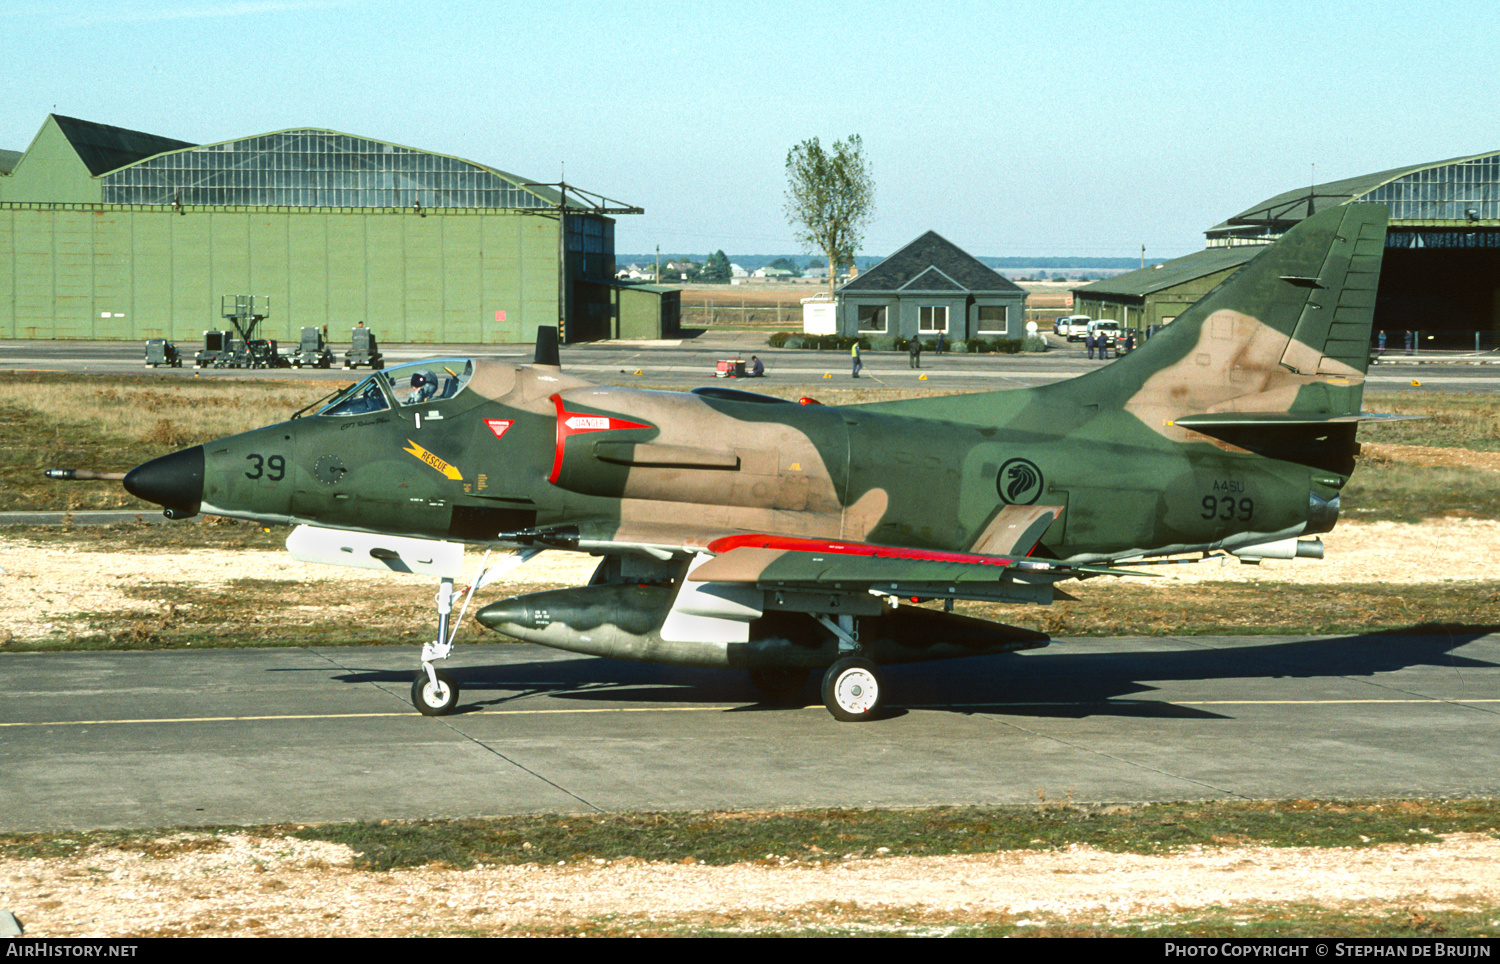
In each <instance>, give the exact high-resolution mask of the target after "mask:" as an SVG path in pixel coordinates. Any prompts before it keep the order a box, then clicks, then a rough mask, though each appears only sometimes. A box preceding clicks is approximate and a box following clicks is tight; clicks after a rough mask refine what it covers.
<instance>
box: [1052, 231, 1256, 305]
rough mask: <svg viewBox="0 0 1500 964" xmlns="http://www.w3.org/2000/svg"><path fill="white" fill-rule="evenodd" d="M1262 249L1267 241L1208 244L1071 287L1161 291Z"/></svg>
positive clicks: (1142, 292) (1104, 292)
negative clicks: (1205, 247)
mask: <svg viewBox="0 0 1500 964" xmlns="http://www.w3.org/2000/svg"><path fill="white" fill-rule="evenodd" d="M1264 250H1266V245H1263V244H1242V245H1236V246H1235V247H1230V248H1209V249H1207V250H1205V251H1197V252H1194V253H1193V254H1189V255H1184V256H1183V257H1181V258H1173V259H1172V260H1171V261H1163V262H1162V263H1161V264H1157V265H1152V266H1151V267H1149V268H1141V269H1139V270H1136V271H1129V272H1126V273H1125V274H1121V275H1115V276H1114V277H1113V278H1105V279H1104V280H1102V281H1093V282H1090V283H1089V284H1086V285H1082V286H1080V287H1077V288H1074V289H1073V291H1074V292H1077V293H1086V294H1100V295H1123V296H1126V297H1136V298H1141V297H1145V296H1146V295H1149V294H1153V293H1155V292H1157V291H1161V290H1162V289H1163V288H1171V287H1173V286H1175V285H1179V284H1182V283H1183V282H1185V281H1192V280H1193V279H1194V278H1201V277H1203V276H1204V275H1208V274H1213V273H1214V272H1215V271H1223V270H1224V269H1226V268H1238V267H1239V266H1241V265H1243V264H1244V263H1245V262H1247V261H1249V260H1250V259H1251V258H1253V257H1255V256H1256V255H1257V254H1260V253H1261V252H1262V251H1264Z"/></svg>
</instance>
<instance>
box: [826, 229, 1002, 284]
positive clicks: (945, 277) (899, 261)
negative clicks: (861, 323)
mask: <svg viewBox="0 0 1500 964" xmlns="http://www.w3.org/2000/svg"><path fill="white" fill-rule="evenodd" d="M839 290H840V291H848V292H851V293H857V292H866V291H871V292H873V291H1004V292H1006V293H1015V294H1021V293H1022V292H1021V288H1020V286H1018V285H1015V284H1012V283H1011V282H1009V281H1007V280H1006V279H1005V278H1003V277H1002V276H1001V275H1000V274H999V273H997V272H996V271H995V270H994V269H993V268H988V267H985V265H984V264H982V263H981V262H980V261H979V259H978V258H975V257H974V256H973V255H971V254H969V253H968V252H966V251H964V250H963V249H962V248H960V247H958V246H957V245H955V244H954V243H953V242H951V241H949V240H948V239H946V238H944V237H943V236H942V235H940V234H938V233H937V232H936V231H928V232H927V233H926V234H924V235H922V236H921V237H919V238H917V239H916V240H915V241H913V242H911V243H910V244H908V245H907V246H906V247H904V248H902V249H901V250H899V251H897V252H896V253H895V254H893V255H891V256H890V257H888V258H886V259H885V260H884V261H882V262H880V263H879V264H877V265H876V266H875V267H873V268H871V269H870V270H869V271H865V272H861V274H860V276H859V277H857V278H855V279H854V280H852V281H850V282H848V283H847V284H845V285H843V286H841V287H840V288H839Z"/></svg>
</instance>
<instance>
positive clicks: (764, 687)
mask: <svg viewBox="0 0 1500 964" xmlns="http://www.w3.org/2000/svg"><path fill="white" fill-rule="evenodd" d="M807 676H808V671H807V670H806V669H788V668H786V667H782V666H774V667H762V668H759V669H752V670H751V671H750V682H751V684H752V685H753V686H754V687H755V688H756V690H757V691H758V692H759V693H760V695H761V696H763V697H765V699H766V702H767V703H790V702H791V701H792V700H794V699H796V697H797V694H798V693H801V692H802V688H803V687H804V686H806V685H807Z"/></svg>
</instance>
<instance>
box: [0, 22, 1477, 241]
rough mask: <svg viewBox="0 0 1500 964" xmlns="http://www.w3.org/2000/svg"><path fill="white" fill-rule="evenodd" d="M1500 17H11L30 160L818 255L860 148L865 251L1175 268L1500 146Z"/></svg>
mask: <svg viewBox="0 0 1500 964" xmlns="http://www.w3.org/2000/svg"><path fill="white" fill-rule="evenodd" d="M1497 20H1500V8H1497V7H1495V6H1494V5H1493V4H1491V3H1471V2H1465V0H1450V2H1444V3H1429V2H1424V0H1408V2H1401V3H1396V2H1389V3H1388V2H1379V0H1375V2H1372V0H1366V2H1361V3H1320V2H1316V0H1301V2H1279V0H1277V2H1252V0H1241V2H1237V3H1217V2H1207V0H1199V2H1193V3H1189V2H1169V0H1135V2H1113V0H1107V2H1105V0H1101V2H1068V0H1050V2H1030V0H1018V2H994V3H967V2H949V3H944V4H941V5H939V4H924V3H919V2H913V0H902V2H886V0H866V2H863V3H858V4H855V3H824V2H818V0H812V2H804V3H800V4H760V3H730V2H721V3H707V4H683V3H671V4H668V3H652V2H632V3H628V4H621V3H607V2H605V3H599V2H595V3H576V2H573V0H552V2H548V3H526V4H521V3H503V2H502V3H478V2H468V0H434V2H422V3H415V2H411V0H400V2H394V0H150V2H140V0H114V2H109V3H103V2H93V0H73V2H60V0H8V2H7V3H5V4H4V5H3V7H0V63H3V64H4V65H5V69H4V71H3V72H0V73H3V77H0V104H3V105H4V106H3V108H0V148H8V149H12V150H22V149H24V148H25V147H26V145H27V144H28V143H29V142H30V140H31V138H32V137H33V136H34V135H35V133H36V130H37V128H38V127H39V126H40V125H41V122H42V120H43V118H44V117H45V115H46V114H47V113H49V112H52V111H56V112H57V113H61V114H68V115H72V116H75V117H82V118H85V119H88V120H93V121H99V122H102V123H106V124H114V125H117V126H121V127H129V128H136V129H139V130H145V131H150V132H152V133H156V134H163V135H167V136H170V137H177V138H181V139H183V140H188V141H195V142H212V141H219V140H225V139H229V138H232V137H237V136H242V135H248V134H256V133H263V132H266V131H272V130H280V129H284V128H288V127H326V128H331V129H334V130H340V131H345V132H347V133H351V134H360V135H365V136H369V137H374V138H378V139H381V140H389V141H395V142H397V143H402V144H407V145H410V146H412V147H419V148H423V149H427V150H434V151H440V152H443V153H448V154H454V155H457V156H459V157H464V158H468V159H471V160H475V161H480V162H482V163H485V164H489V165H492V166H494V167H498V168H501V169H502V170H507V171H510V172H513V173H516V174H521V175H524V176H526V177H530V178H535V179H537V180H544V181H551V180H556V179H557V178H558V177H559V175H560V174H563V173H565V176H566V178H567V180H568V181H569V182H571V183H575V184H578V185H579V186H581V187H584V188H587V189H589V190H592V191H597V192H600V193H603V194H605V195H608V196H610V197H612V198H616V199H619V200H622V201H626V202H629V203H631V204H636V205H640V206H642V207H644V208H645V209H646V214H645V215H643V216H632V217H622V218H620V219H619V224H618V227H617V232H616V249H617V250H619V251H621V252H645V251H650V250H652V249H653V248H654V247H656V246H657V245H658V244H659V245H660V246H661V247H662V249H663V250H664V251H688V252H703V253H707V252H709V251H712V250H714V249H719V248H722V249H724V250H726V251H728V252H731V253H746V254H749V253H772V252H774V253H782V252H791V251H796V250H799V249H798V247H797V245H796V243H795V242H794V241H793V240H792V231H791V229H790V227H788V225H787V223H786V220H785V217H784V216H783V214H782V194H783V189H784V185H785V160H786V153H787V151H788V149H789V148H790V147H791V146H792V145H794V144H796V143H798V142H799V141H802V140H804V139H806V138H809V137H814V136H816V137H819V138H821V139H822V140H823V142H824V143H825V144H826V143H829V142H831V141H834V140H837V139H840V138H843V137H846V136H848V135H850V134H856V133H857V134H859V135H861V137H862V138H863V139H864V143H865V149H866V153H867V155H868V157H869V160H870V164H871V167H872V169H873V172H874V175H875V181H876V212H875V217H874V220H873V222H872V223H871V225H870V227H869V230H868V231H867V233H866V239H865V244H864V246H863V250H862V253H864V254H874V255H880V254H887V253H889V252H890V251H892V250H894V249H895V248H897V247H899V246H900V245H902V244H904V243H906V242H907V241H909V240H911V239H912V238H914V237H916V236H917V235H918V234H920V233H922V232H923V231H926V230H928V229H932V230H935V231H937V232H939V233H940V234H943V235H944V236H945V237H947V238H948V239H949V240H951V241H953V242H955V243H957V244H959V245H960V246H961V247H964V248H965V249H967V250H969V251H970V252H972V253H974V254H982V255H995V256H1014V255H1079V256H1137V255H1139V254H1140V249H1141V245H1142V244H1144V245H1145V246H1146V254H1147V256H1148V257H1172V256H1176V255H1180V254H1186V253H1188V252H1189V251H1194V250H1197V249H1198V248H1201V247H1202V238H1203V235H1202V232H1203V231H1204V229H1206V228H1208V227H1209V226H1211V225H1212V224H1214V223H1216V222H1218V221H1220V220H1222V219H1223V218H1225V217H1228V216H1229V215H1231V214H1234V213H1236V212H1237V211H1239V210H1241V209H1242V208H1245V207H1247V206H1249V205H1250V204H1252V203H1254V202H1255V201H1258V200H1261V199H1263V198H1265V197H1268V196H1270V195H1272V194H1276V193H1279V192H1281V191H1284V190H1289V189H1292V188H1294V187H1297V186H1299V185H1302V184H1306V183H1308V182H1309V181H1310V180H1311V179H1312V178H1313V177H1314V176H1316V178H1317V179H1318V180H1331V179H1335V178H1340V177H1348V176H1351V175H1355V174H1362V173H1368V172H1371V171H1379V170H1384V169H1387V168H1391V167H1398V166H1401V165H1404V164H1410V163H1417V162H1422V161H1432V160H1440V159H1444V158H1449V157H1458V156H1463V155H1467V154H1475V153H1482V152H1485V151H1491V150H1497V149H1500V132H1497V131H1496V129H1495V124H1494V121H1493V116H1494V105H1495V103H1496V102H1497V99H1500V98H1497V97H1496V93H1497V86H1500V82H1497V80H1496V79H1495V77H1496V74H1497V71H1496V69H1495V64H1496V63H1497V60H1500V58H1497V57H1496V54H1497V49H1496V48H1497V46H1500V40H1497V34H1500V31H1497V30H1496V29H1495V27H1496V22H1497Z"/></svg>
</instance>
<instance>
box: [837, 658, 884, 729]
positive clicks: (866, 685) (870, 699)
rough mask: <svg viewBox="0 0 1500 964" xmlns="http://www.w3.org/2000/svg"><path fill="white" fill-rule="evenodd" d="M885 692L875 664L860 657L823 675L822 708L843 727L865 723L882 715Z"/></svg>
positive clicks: (842, 661)
mask: <svg viewBox="0 0 1500 964" xmlns="http://www.w3.org/2000/svg"><path fill="white" fill-rule="evenodd" d="M884 689H885V681H884V680H882V679H881V678H880V670H878V669H876V668H875V664H874V663H872V662H870V661H869V660H867V659H865V658H864V657H861V656H849V657H845V658H844V659H841V660H839V661H838V662H836V663H834V664H833V665H832V666H830V667H828V672H827V673H825V674H823V705H824V706H826V707H828V712H829V713H832V714H833V718H834V719H836V720H838V721H839V722H840V723H863V722H865V721H867V720H873V719H875V718H876V717H878V716H879V715H880V710H881V708H882V707H883V706H884V705H885V701H884V695H883V691H884Z"/></svg>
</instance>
